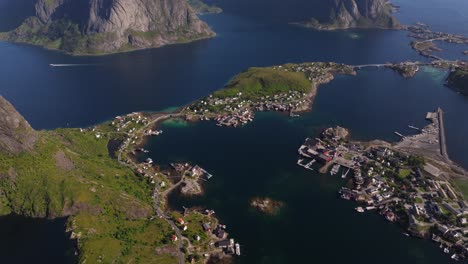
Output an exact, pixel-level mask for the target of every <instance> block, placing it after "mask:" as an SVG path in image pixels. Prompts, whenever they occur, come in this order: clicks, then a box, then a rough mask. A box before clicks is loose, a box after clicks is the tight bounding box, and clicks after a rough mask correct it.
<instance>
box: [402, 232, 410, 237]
mask: <svg viewBox="0 0 468 264" xmlns="http://www.w3.org/2000/svg"><path fill="white" fill-rule="evenodd" d="M402 234H403V235H405V236H407V237H409V236H410V234H408V233H402Z"/></svg>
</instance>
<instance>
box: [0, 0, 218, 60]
mask: <svg viewBox="0 0 468 264" xmlns="http://www.w3.org/2000/svg"><path fill="white" fill-rule="evenodd" d="M211 36H214V33H213V32H212V31H211V29H210V28H209V27H208V25H207V24H206V23H204V22H202V21H201V20H200V19H199V18H198V17H197V16H196V15H195V13H194V11H193V10H192V9H191V8H190V7H189V5H188V4H187V2H186V0H36V2H35V16H32V17H29V18H28V19H26V21H24V23H23V24H22V25H21V26H19V27H18V28H16V29H15V30H13V31H10V32H7V33H3V34H2V35H0V37H1V38H2V39H6V40H9V41H17V42H26V43H31V44H36V45H41V46H45V47H47V48H50V49H58V50H62V51H65V52H68V53H72V54H103V53H104V54H105V53H114V52H122V51H129V50H135V49H144V48H152V47H159V46H162V45H166V44H171V43H178V42H187V41H191V40H196V39H201V38H207V37H211Z"/></svg>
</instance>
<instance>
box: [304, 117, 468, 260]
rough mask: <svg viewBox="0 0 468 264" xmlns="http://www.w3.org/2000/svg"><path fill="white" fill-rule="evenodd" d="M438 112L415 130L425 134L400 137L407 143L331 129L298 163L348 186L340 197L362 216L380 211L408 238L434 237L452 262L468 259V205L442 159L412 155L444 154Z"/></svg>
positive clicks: (312, 143)
mask: <svg viewBox="0 0 468 264" xmlns="http://www.w3.org/2000/svg"><path fill="white" fill-rule="evenodd" d="M439 111H441V110H440V109H439V110H438V111H436V112H434V113H428V115H427V116H426V117H427V119H428V120H429V121H431V124H429V125H428V126H426V127H425V128H423V129H418V128H416V127H414V126H413V128H415V129H418V130H420V134H418V135H415V136H409V137H408V138H407V137H405V136H403V135H401V134H400V135H401V136H402V137H403V139H402V142H403V145H402V144H401V143H402V142H400V143H399V144H397V145H395V146H393V145H391V144H389V143H386V142H383V141H372V142H368V143H360V142H350V141H348V140H347V138H348V136H349V132H348V131H347V130H346V129H344V128H341V127H336V128H329V129H327V130H325V131H324V132H323V133H322V134H321V136H320V138H317V139H306V141H305V143H304V144H303V145H302V146H301V147H300V148H299V150H298V151H299V155H300V159H299V161H298V165H300V166H302V167H304V168H306V169H309V170H315V169H318V168H320V172H321V173H323V174H326V173H328V172H329V174H330V175H338V176H341V178H343V179H344V180H346V181H347V185H346V186H345V187H342V188H341V190H339V192H338V193H339V196H340V197H341V198H342V199H345V200H352V201H355V202H357V203H358V204H359V206H358V207H356V208H355V210H356V211H357V212H360V213H363V212H365V211H375V212H377V213H379V214H381V215H382V216H383V217H384V218H385V219H386V220H388V221H390V222H396V223H398V224H400V225H401V226H402V227H403V228H405V230H406V231H405V232H404V233H403V235H405V236H415V237H420V238H426V239H432V240H433V241H435V242H436V243H438V244H439V246H440V248H441V250H443V252H445V253H447V254H450V256H451V258H452V259H454V260H461V259H466V258H467V257H468V203H467V202H466V200H465V199H464V197H463V195H462V193H460V192H459V191H458V189H457V188H456V187H455V186H454V185H453V184H452V182H451V180H450V177H449V176H452V175H449V174H450V173H452V171H450V170H447V167H445V166H443V164H444V162H443V160H444V158H443V157H441V156H439V157H437V158H438V159H434V157H433V156H423V155H417V154H418V153H424V151H422V152H421V151H417V150H416V151H408V150H409V149H410V148H413V149H417V148H419V147H422V148H423V149H425V148H426V149H427V148H429V150H427V151H429V152H431V151H432V152H433V153H434V152H435V151H441V149H440V147H439V146H441V145H442V143H443V142H440V141H439V138H441V133H443V132H441V131H440V128H442V129H443V126H442V127H441V126H440V124H439V123H438V122H439V115H438V114H439V113H440V112H439ZM442 137H443V135H442ZM443 144H444V143H443ZM425 151H426V150H425ZM330 168H332V169H331V170H330ZM340 171H341V172H342V173H341V174H339V172H340Z"/></svg>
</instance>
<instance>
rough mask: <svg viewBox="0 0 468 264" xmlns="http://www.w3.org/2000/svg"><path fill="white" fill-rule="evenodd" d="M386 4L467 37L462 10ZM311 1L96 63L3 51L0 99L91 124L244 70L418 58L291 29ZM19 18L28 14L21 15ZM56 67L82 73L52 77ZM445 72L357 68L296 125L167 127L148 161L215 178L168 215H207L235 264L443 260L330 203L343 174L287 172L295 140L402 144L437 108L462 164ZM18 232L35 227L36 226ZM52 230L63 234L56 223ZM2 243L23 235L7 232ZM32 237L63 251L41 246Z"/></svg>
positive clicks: (381, 38)
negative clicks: (236, 249) (217, 222)
mask: <svg viewBox="0 0 468 264" xmlns="http://www.w3.org/2000/svg"><path fill="white" fill-rule="evenodd" d="M2 1H4V0H0V21H1V24H2V25H3V24H5V23H6V22H8V21H9V23H10V24H9V25H7V26H8V27H13V26H14V25H15V24H17V23H18V22H17V21H14V19H13V18H15V17H16V16H13V15H11V14H9V12H7V10H6V9H2V7H3V5H2ZM394 2H395V3H396V4H398V5H400V6H401V10H402V11H401V13H399V14H397V15H398V17H399V18H400V20H402V21H403V22H412V23H413V22H416V21H419V20H420V21H423V22H427V23H429V24H431V25H433V26H434V28H435V29H436V30H448V31H451V32H460V33H465V34H467V33H468V32H466V30H467V27H466V25H467V24H468V18H467V17H466V14H467V13H468V4H467V3H466V1H457V0H428V1H423V0H414V1H410V3H409V1H403V0H398V1H394ZM428 2H430V3H429V4H428ZM319 3H320V1H315V3H314V2H313V1H307V0H294V1H288V4H287V5H285V4H284V1H283V0H282V1H279V0H272V1H267V0H255V1H252V0H239V1H222V5H223V6H222V7H223V8H224V9H225V12H224V13H223V14H220V15H215V16H212V15H209V16H204V17H203V19H204V20H206V21H207V22H208V23H209V24H210V25H211V26H212V27H213V29H214V30H215V31H216V32H217V33H218V36H217V37H216V38H214V39H209V40H202V41H197V42H194V43H190V44H183V45H173V46H167V47H163V48H160V49H152V50H144V51H137V52H131V53H125V54H116V55H109V56H103V57H72V56H68V55H65V54H62V53H59V52H55V51H47V50H43V49H41V48H37V47H32V46H28V45H22V44H11V43H5V42H0V58H1V61H0V94H1V95H3V96H4V97H6V98H7V99H8V100H10V101H11V102H12V103H13V104H14V105H15V106H16V107H17V108H18V110H19V111H20V112H21V113H22V114H23V115H24V116H25V117H26V118H27V119H28V120H29V121H30V122H31V124H32V125H33V127H34V128H36V129H51V128H55V127H66V126H73V127H76V126H90V125H92V124H95V123H97V122H100V121H103V120H107V119H109V118H112V117H113V116H116V115H119V114H125V113H129V112H133V111H140V110H154V111H157V110H162V109H165V108H168V107H173V106H181V105H184V104H187V103H189V102H191V101H193V100H194V99H197V98H200V97H202V96H205V95H207V94H209V93H210V92H212V91H214V90H216V89H219V88H220V87H222V86H223V85H224V84H225V83H226V82H227V81H228V80H229V79H230V78H231V77H232V76H233V75H235V74H236V73H238V72H240V71H242V70H245V69H246V68H248V67H251V66H268V65H275V64H281V63H286V62H302V61H338V62H344V63H348V64H364V63H380V62H387V61H402V60H421V61H423V60H425V59H424V58H422V57H420V56H418V55H417V53H415V52H414V51H412V50H411V49H410V47H409V42H410V40H409V39H408V38H407V37H406V33H405V32H401V31H381V30H349V31H337V32H317V31H313V30H309V29H304V28H299V27H294V26H290V25H288V24H287V22H294V21H297V20H302V19H303V18H306V17H307V15H308V8H310V10H311V11H310V12H311V13H313V12H318V13H320V8H316V6H317V4H319ZM307 6H308V7H307ZM306 7H307V8H306ZM437 7H443V8H437ZM15 10H21V11H24V10H23V7H22V6H17V8H16V9H15ZM440 10H443V11H440ZM8 11H10V10H8ZM2 12H3V13H2ZM6 14H9V16H6ZM270 14H272V15H270ZM7 20H8V21H7ZM5 25H6V24H5ZM7 26H5V27H7ZM2 30H4V28H2ZM451 56H456V54H455V53H453V55H451ZM459 56H460V57H461V56H462V55H461V54H459ZM51 63H53V64H83V65H82V66H75V67H50V66H49V64H51ZM445 75H446V73H445V72H441V71H438V70H433V69H430V68H427V69H423V71H422V72H421V73H419V74H418V75H417V76H416V77H415V78H413V79H410V80H404V79H403V78H402V77H400V76H398V75H397V74H395V73H393V72H391V71H388V70H381V71H377V70H368V71H361V72H360V73H359V75H358V76H356V77H338V78H337V79H336V80H334V81H333V82H331V83H330V84H328V85H324V86H322V87H320V89H319V93H318V95H317V98H316V101H315V103H314V106H313V110H312V112H310V113H307V114H305V115H303V116H301V117H300V118H296V119H290V118H287V117H284V116H281V115H279V114H273V113H263V114H259V115H258V116H257V118H256V120H255V122H254V123H252V124H249V125H248V126H247V127H244V128H240V129H235V130H234V129H227V128H219V127H217V126H215V125H214V124H212V123H196V124H191V125H187V126H183V127H176V126H174V125H173V124H165V125H164V126H163V128H162V129H163V130H165V133H164V134H163V136H162V137H159V138H156V139H153V140H151V141H150V142H149V143H148V148H150V149H151V150H152V152H151V153H150V154H151V156H152V157H153V158H154V159H155V160H156V161H157V162H160V163H163V164H165V163H168V162H173V161H178V160H180V161H194V162H195V163H198V164H200V165H201V166H203V167H204V168H206V169H207V170H209V171H210V172H212V173H213V174H214V175H215V178H213V179H212V180H211V181H210V182H208V184H207V195H206V197H204V198H200V199H194V200H192V199H179V198H176V197H171V205H172V206H173V207H174V208H176V209H180V208H181V206H182V205H185V206H189V205H204V206H208V207H210V208H213V209H215V210H216V212H217V214H218V216H219V217H220V218H221V220H222V221H223V222H224V223H226V224H227V225H228V228H229V231H230V233H231V234H232V235H233V236H234V237H235V238H237V239H238V240H239V242H240V243H241V244H242V248H243V253H244V256H242V257H241V258H240V259H239V262H241V263H296V262H299V261H300V262H305V263H340V262H343V261H346V262H350V263H375V262H377V261H378V262H382V263H395V262H399V263H434V264H435V263H450V261H449V258H448V256H445V255H443V253H441V251H440V250H439V249H438V248H437V247H436V246H435V245H434V244H432V243H431V242H428V241H423V240H417V239H408V238H406V237H404V236H402V235H401V233H400V232H401V230H400V229H399V228H398V227H397V226H395V225H392V224H388V223H386V222H385V221H384V220H383V219H381V218H380V217H379V216H377V215H374V214H363V215H361V214H356V213H355V212H354V210H353V209H352V208H353V207H354V206H353V204H352V203H350V202H347V201H343V200H340V199H338V198H337V197H336V190H337V189H338V188H339V186H341V185H342V184H344V182H342V181H341V179H338V178H339V177H331V176H321V175H316V174H314V173H310V172H308V171H304V170H302V169H301V168H300V167H298V166H297V165H295V162H296V153H297V152H296V150H297V147H298V146H299V145H300V144H301V143H302V141H303V140H304V138H305V137H314V136H316V135H317V134H318V132H319V131H320V130H321V129H323V128H325V127H327V126H329V125H334V124H339V125H342V126H345V127H349V128H351V131H352V133H353V136H354V137H355V138H357V139H362V140H367V139H374V138H381V139H387V140H397V138H395V137H394V135H393V131H395V130H397V131H400V132H403V133H411V132H412V131H410V130H408V129H407V125H409V124H413V125H416V126H423V125H424V124H425V121H424V120H423V118H424V115H425V112H427V111H431V110H434V108H436V107H437V106H439V105H440V106H442V107H443V108H444V109H445V110H446V112H447V114H446V126H447V136H448V144H449V154H450V155H451V157H452V158H453V159H454V160H456V161H457V162H459V163H461V164H462V165H464V166H465V167H468V156H467V155H465V150H466V149H467V147H468V142H467V141H466V138H465V137H466V135H467V134H468V119H467V118H466V113H468V99H467V98H465V97H462V96H460V95H458V94H456V93H455V92H453V91H451V90H450V89H448V88H446V87H444V86H443V81H444V78H445ZM254 196H268V197H272V198H275V199H278V200H281V201H284V202H285V204H286V207H285V209H284V210H283V211H282V212H281V214H280V215H278V216H276V217H266V216H261V215H259V214H257V213H256V212H255V211H252V210H251V209H249V207H248V201H249V199H250V198H252V197H254ZM2 223H3V220H0V225H2ZM25 225H26V226H29V227H33V226H34V227H36V228H40V227H39V225H37V224H36V223H29V222H28V223H25ZM55 228H56V229H54V230H62V231H63V224H56V225H55ZM0 239H1V240H2V241H19V239H22V238H19V237H18V236H17V235H15V234H11V233H7V234H6V235H5V236H2V237H1V238H0ZM30 239H31V240H33V241H35V242H36V243H43V242H44V241H47V243H51V244H55V245H60V244H61V243H62V241H61V240H60V239H57V238H52V237H45V236H42V237H31V238H30ZM57 250H58V251H60V250H62V249H60V248H59V247H58V249H57ZM26 251H28V250H27V249H26ZM60 254H62V253H60ZM60 254H59V255H60ZM2 255H3V254H2V253H1V252H0V257H1V256H2Z"/></svg>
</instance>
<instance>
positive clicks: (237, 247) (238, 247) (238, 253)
mask: <svg viewBox="0 0 468 264" xmlns="http://www.w3.org/2000/svg"><path fill="white" fill-rule="evenodd" d="M240 254H241V253H240V245H239V243H236V255H237V256H240Z"/></svg>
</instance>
